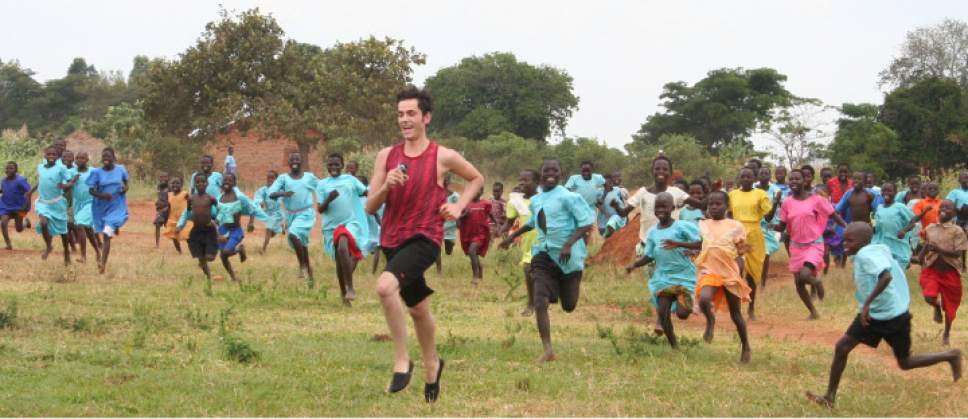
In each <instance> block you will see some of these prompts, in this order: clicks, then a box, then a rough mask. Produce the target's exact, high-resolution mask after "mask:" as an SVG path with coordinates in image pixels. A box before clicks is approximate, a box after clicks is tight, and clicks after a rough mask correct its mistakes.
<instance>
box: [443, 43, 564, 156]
mask: <svg viewBox="0 0 968 419" xmlns="http://www.w3.org/2000/svg"><path fill="white" fill-rule="evenodd" d="M425 87H426V89H427V90H428V91H429V92H430V93H431V94H432V95H433V97H434V103H435V112H434V120H433V122H432V124H431V129H432V130H433V132H434V133H436V134H437V135H450V136H462V137H467V138H471V139H475V140H480V139H483V138H485V137H487V136H489V135H491V134H497V133H500V132H503V131H510V132H513V133H514V134H516V135H518V136H521V137H524V138H528V139H534V140H541V141H543V140H545V139H546V138H547V137H548V136H550V135H552V134H554V135H557V136H560V137H564V136H565V127H566V126H567V125H568V119H569V118H571V115H572V113H573V112H574V111H575V110H577V109H578V97H576V96H575V95H574V88H573V86H572V78H571V76H569V75H568V73H566V72H565V71H564V70H560V69H557V68H554V67H550V66H533V65H531V64H528V63H526V62H523V61H518V60H517V58H516V57H515V56H514V54H511V53H490V54H486V55H484V56H482V57H477V56H474V57H468V58H464V59H463V60H461V62H460V63H459V64H457V65H455V66H451V67H447V68H444V69H441V70H440V71H438V72H437V74H435V75H433V76H431V77H429V78H428V79H427V82H426V86H425Z"/></svg>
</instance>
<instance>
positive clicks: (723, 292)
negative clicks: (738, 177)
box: [695, 191, 750, 363]
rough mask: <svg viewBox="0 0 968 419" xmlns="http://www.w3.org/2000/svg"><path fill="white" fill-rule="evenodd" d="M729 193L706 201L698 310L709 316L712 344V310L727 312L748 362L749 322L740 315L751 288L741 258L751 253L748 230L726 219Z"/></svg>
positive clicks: (743, 359)
mask: <svg viewBox="0 0 968 419" xmlns="http://www.w3.org/2000/svg"><path fill="white" fill-rule="evenodd" d="M727 208H729V194H727V193H726V192H724V191H713V192H710V193H709V195H708V197H707V201H706V214H707V215H708V216H709V218H708V219H706V220H700V221H699V234H700V236H702V251H701V252H700V253H699V257H697V258H696V262H695V263H696V271H697V276H698V280H697V281H696V296H697V299H698V300H699V308H700V310H702V312H703V314H704V315H705V316H706V331H705V333H703V340H705V341H706V343H710V342H712V341H713V329H714V327H715V325H716V315H715V314H714V313H713V309H717V310H720V311H725V310H726V309H727V308H728V309H729V316H730V318H732V319H733V324H735V325H736V333H737V334H738V335H739V339H740V343H741V344H742V351H741V353H740V362H743V363H745V362H749V360H750V343H749V338H748V337H747V334H746V321H745V320H743V314H742V313H740V309H741V304H742V303H743V302H744V301H749V299H750V288H749V285H747V283H746V281H745V280H743V277H742V276H741V273H740V263H741V262H742V258H741V256H742V255H743V253H744V252H746V251H748V249H749V245H747V244H746V229H745V228H744V226H743V223H740V222H739V221H736V220H732V219H728V218H726V209H727Z"/></svg>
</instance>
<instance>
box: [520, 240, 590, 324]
mask: <svg viewBox="0 0 968 419" xmlns="http://www.w3.org/2000/svg"><path fill="white" fill-rule="evenodd" d="M581 276H582V271H575V272H572V273H568V274H566V273H564V272H562V270H561V268H560V267H559V266H558V264H557V263H555V261H553V260H551V256H549V255H548V253H546V252H541V253H538V254H537V255H535V256H534V257H533V258H531V278H532V280H533V281H534V298H535V301H541V300H543V299H544V298H547V299H548V302H549V303H552V304H554V303H557V302H559V300H560V301H561V307H562V308H563V309H565V311H571V310H574V309H575V306H576V305H577V304H578V297H579V292H580V287H581Z"/></svg>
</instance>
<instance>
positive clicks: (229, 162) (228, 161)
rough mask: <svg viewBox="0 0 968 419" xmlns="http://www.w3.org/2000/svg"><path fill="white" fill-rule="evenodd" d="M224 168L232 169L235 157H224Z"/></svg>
mask: <svg viewBox="0 0 968 419" xmlns="http://www.w3.org/2000/svg"><path fill="white" fill-rule="evenodd" d="M225 168H226V169H234V168H235V157H234V156H231V155H226V156H225Z"/></svg>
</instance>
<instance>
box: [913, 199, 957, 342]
mask: <svg viewBox="0 0 968 419" xmlns="http://www.w3.org/2000/svg"><path fill="white" fill-rule="evenodd" d="M940 206H941V208H939V216H938V221H939V222H938V223H937V224H931V225H929V226H928V228H927V229H926V230H925V241H924V246H923V247H922V249H921V254H920V255H918V259H919V260H921V266H922V268H921V276H920V278H919V281H920V282H921V293H922V294H923V295H924V301H926V302H927V303H928V304H930V305H931V306H932V307H934V321H935V322H938V323H941V312H942V311H944V337H943V338H942V339H943V342H944V344H945V346H948V345H950V344H951V323H952V322H954V320H955V313H956V312H957V311H958V306H960V305H961V295H962V288H961V274H962V272H963V271H964V267H963V265H962V259H961V257H962V256H963V255H964V254H965V251H968V237H966V236H965V230H964V229H962V228H961V227H960V226H958V225H957V224H955V222H954V219H955V204H954V202H951V201H950V200H947V199H945V200H943V201H941V205H940ZM939 296H940V297H941V301H940V302H939V301H938V297H939Z"/></svg>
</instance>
